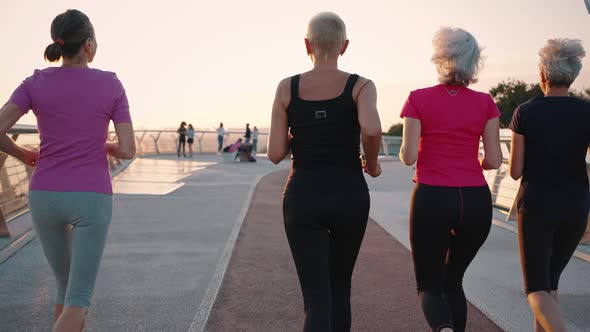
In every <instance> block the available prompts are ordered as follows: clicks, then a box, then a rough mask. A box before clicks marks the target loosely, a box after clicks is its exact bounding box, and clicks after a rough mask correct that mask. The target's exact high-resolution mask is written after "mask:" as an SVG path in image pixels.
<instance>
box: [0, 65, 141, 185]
mask: <svg viewBox="0 0 590 332" xmlns="http://www.w3.org/2000/svg"><path fill="white" fill-rule="evenodd" d="M8 102H9V103H14V104H16V105H17V106H18V107H19V108H20V110H21V112H23V113H27V112H28V111H29V110H33V113H34V114H35V116H36V117H37V127H38V128H39V137H40V139H41V148H40V155H39V159H38V160H37V167H36V168H35V170H34V171H33V175H32V178H31V184H30V189H31V190H48V191H69V192H97V193H104V194H112V193H113V190H112V186H111V176H110V172H109V163H108V160H107V150H106V140H107V134H108V128H109V121H111V120H112V121H113V122H114V123H131V116H130V115H129V104H128V102H127V96H126V95H125V89H124V88H123V85H122V84H121V82H120V81H119V79H118V78H117V76H116V75H115V74H114V73H111V72H106V71H101V70H98V69H90V68H78V67H51V68H46V69H43V70H35V72H34V73H33V75H32V76H30V77H28V78H27V79H25V80H24V81H23V82H22V83H21V85H20V86H19V87H18V88H17V89H16V90H15V91H14V93H13V94H12V96H11V97H10V99H9V100H8Z"/></svg>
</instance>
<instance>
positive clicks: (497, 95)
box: [490, 80, 543, 128]
mask: <svg viewBox="0 0 590 332" xmlns="http://www.w3.org/2000/svg"><path fill="white" fill-rule="evenodd" d="M490 94H491V95H492V97H493V98H494V101H496V105H498V108H499V109H500V112H501V113H502V116H501V117H500V126H501V127H502V128H506V127H508V126H509V125H510V121H511V120H512V113H514V110H515V109H516V107H517V106H518V105H520V104H522V103H524V102H526V101H528V100H530V99H531V98H534V97H541V96H543V91H541V88H540V87H539V84H527V83H525V82H523V81H520V80H509V81H502V82H500V83H499V84H498V85H496V86H495V87H492V89H490Z"/></svg>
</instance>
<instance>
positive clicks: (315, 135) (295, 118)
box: [287, 74, 361, 170]
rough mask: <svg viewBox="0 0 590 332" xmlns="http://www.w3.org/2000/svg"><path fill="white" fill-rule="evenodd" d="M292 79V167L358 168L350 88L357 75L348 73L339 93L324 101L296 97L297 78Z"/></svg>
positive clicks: (357, 132)
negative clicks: (342, 89)
mask: <svg viewBox="0 0 590 332" xmlns="http://www.w3.org/2000/svg"><path fill="white" fill-rule="evenodd" d="M300 76H301V75H296V76H293V77H292V78H291V101H290V103H289V106H288V107H287V116H288V119H289V129H290V135H291V142H290V147H291V154H292V157H291V159H292V165H293V168H326V167H333V168H343V169H358V170H360V167H361V162H360V159H359V155H360V133H361V128H360V125H359V121H358V113H357V107H356V103H355V101H354V99H353V97H352V89H353V87H354V84H355V83H356V81H357V80H358V78H359V76H358V75H356V74H352V75H350V76H349V78H348V81H347V82H346V86H345V87H344V91H343V92H342V94H341V95H340V96H338V97H336V98H332V99H326V100H318V101H315V100H313V101H311V100H303V99H301V98H299V77H300Z"/></svg>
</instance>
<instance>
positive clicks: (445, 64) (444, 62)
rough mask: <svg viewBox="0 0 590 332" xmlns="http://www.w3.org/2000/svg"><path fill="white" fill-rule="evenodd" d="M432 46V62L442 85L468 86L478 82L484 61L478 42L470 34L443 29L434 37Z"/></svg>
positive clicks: (455, 29)
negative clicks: (478, 75)
mask: <svg viewBox="0 0 590 332" xmlns="http://www.w3.org/2000/svg"><path fill="white" fill-rule="evenodd" d="M432 46H433V47H434V54H433V55H432V58H431V60H432V62H433V63H434V64H435V65H436V70H437V71H438V75H439V77H438V81H439V82H440V83H443V84H454V85H461V86H468V85H469V84H472V83H475V82H477V74H478V73H479V71H480V70H481V68H482V67H483V59H482V57H481V48H480V47H479V45H478V44H477V40H475V38H474V37H473V36H472V35H471V34H470V33H469V32H467V31H465V30H463V29H458V28H450V27H443V28H441V29H440V30H438V31H437V32H436V34H435V35H434V39H433V40H432Z"/></svg>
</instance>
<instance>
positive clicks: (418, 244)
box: [410, 184, 492, 331]
mask: <svg viewBox="0 0 590 332" xmlns="http://www.w3.org/2000/svg"><path fill="white" fill-rule="evenodd" d="M491 224H492V201H491V194H490V190H489V188H488V186H481V187H439V186H429V185H425V184H416V187H415V189H414V193H413V194H412V205H411V210H410V241H411V244H412V256H413V259H414V270H415V273H416V283H417V288H418V293H419V294H420V297H421V301H422V310H423V311H424V315H425V316H426V320H427V321H428V324H429V325H430V327H431V328H432V330H433V331H440V330H441V329H443V328H445V327H450V328H453V329H454V331H465V324H466V321H467V301H466V299H465V294H464V293H463V275H464V274H465V271H466V270H467V267H468V266H469V264H470V263H471V261H472V260H473V258H474V257H475V255H476V254H477V252H478V250H479V248H480V247H481V246H482V244H483V243H484V242H485V240H486V238H487V236H488V234H489V232H490V228H491Z"/></svg>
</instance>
